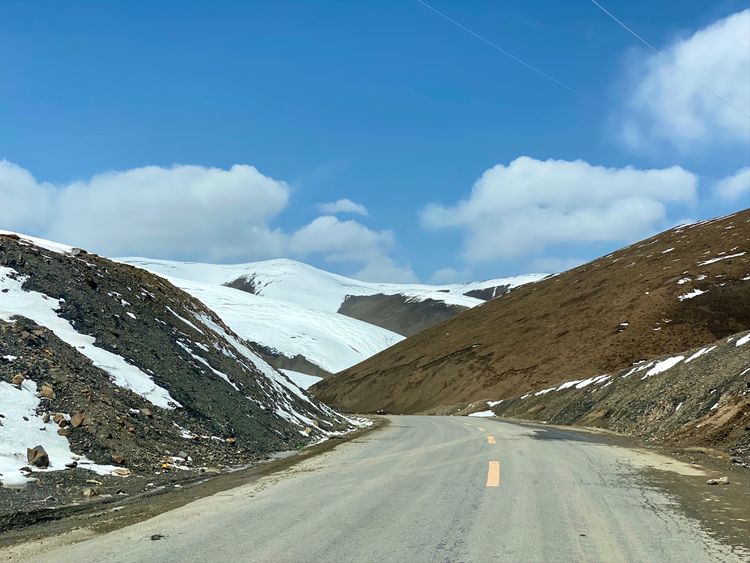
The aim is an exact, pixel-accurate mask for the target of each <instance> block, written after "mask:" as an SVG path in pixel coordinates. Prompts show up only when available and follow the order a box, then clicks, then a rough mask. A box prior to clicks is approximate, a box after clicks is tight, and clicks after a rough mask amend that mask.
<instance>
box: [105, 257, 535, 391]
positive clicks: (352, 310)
mask: <svg viewBox="0 0 750 563" xmlns="http://www.w3.org/2000/svg"><path fill="white" fill-rule="evenodd" d="M119 260H120V261H122V262H125V263H128V264H132V265H135V266H138V267H141V268H144V269H146V270H148V271H151V272H153V273H156V274H158V275H161V276H163V277H165V278H166V279H168V280H169V281H170V282H171V283H173V284H174V285H176V286H178V287H180V288H181V289H184V290H185V291H187V292H188V293H190V294H191V295H193V296H194V297H197V298H198V299H200V300H201V301H202V302H203V303H205V304H206V305H208V306H209V307H210V308H211V309H212V310H214V311H215V312H216V313H217V314H218V315H219V316H220V317H221V318H222V319H223V320H224V322H226V323H227V325H229V326H230V327H232V329H233V330H234V331H235V332H237V334H239V335H240V336H242V337H243V338H246V339H247V340H250V341H252V342H255V343H256V344H257V345H258V350H259V352H260V353H262V354H263V355H264V358H265V359H266V360H267V361H268V362H269V363H270V364H271V365H273V366H274V367H276V368H278V369H286V370H295V371H297V372H300V373H302V374H308V375H311V376H317V377H325V376H327V375H329V374H331V373H335V372H338V371H341V370H344V369H346V368H348V367H351V366H353V365H354V364H357V363H359V362H361V361H363V360H365V359H367V358H369V357H370V356H372V355H373V354H376V353H377V352H380V351H381V350H384V349H386V348H388V347H389V346H392V345H393V344H396V343H397V342H399V341H401V340H403V337H404V336H408V335H411V334H415V333H417V332H419V331H421V330H424V329H425V328H428V327H430V326H432V325H434V324H437V323H440V322H442V321H444V320H447V319H449V318H452V317H454V316H455V315H456V314H457V313H459V312H460V311H463V310H466V309H467V308H470V307H475V306H477V305H480V304H482V303H484V301H485V300H486V299H491V298H493V297H496V296H499V295H502V294H504V293H507V292H508V291H510V290H511V289H513V288H515V287H518V286H521V285H523V284H526V283H531V282H534V281H537V280H539V279H541V278H543V277H544V275H543V274H529V275H525V276H517V277H513V278H501V279H495V280H489V281H485V282H476V283H469V284H454V285H439V286H434V285H420V284H387V283H368V282H362V281H359V280H355V279H351V278H347V277H344V276H339V275H337V274H332V273H330V272H325V271H323V270H319V269H317V268H313V267H312V266H308V265H307V264H302V263H300V262H295V261H293V260H268V261H265V262H255V263H249V264H237V265H219V264H200V263H190V262H173V261H168V260H152V259H147V258H121V259H119Z"/></svg>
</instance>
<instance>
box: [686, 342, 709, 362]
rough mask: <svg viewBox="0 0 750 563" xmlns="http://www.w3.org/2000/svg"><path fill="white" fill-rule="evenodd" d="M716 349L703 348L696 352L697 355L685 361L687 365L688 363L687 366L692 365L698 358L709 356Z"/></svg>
mask: <svg viewBox="0 0 750 563" xmlns="http://www.w3.org/2000/svg"><path fill="white" fill-rule="evenodd" d="M714 348H716V346H711V347H709V348H701V349H700V350H698V351H697V352H696V353H695V354H693V355H692V356H690V357H689V358H688V359H687V360H685V363H686V364H689V363H690V362H692V361H693V360H694V359H696V358H700V357H701V356H702V355H703V354H708V353H709V352H710V351H711V350H713V349H714Z"/></svg>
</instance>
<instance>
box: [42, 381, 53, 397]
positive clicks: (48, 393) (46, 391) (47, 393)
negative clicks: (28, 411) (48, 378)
mask: <svg viewBox="0 0 750 563" xmlns="http://www.w3.org/2000/svg"><path fill="white" fill-rule="evenodd" d="M39 393H40V394H41V396H42V397H44V398H46V399H54V398H55V391H54V389H52V387H50V386H49V385H47V384H46V383H45V384H44V385H42V388H41V389H39Z"/></svg>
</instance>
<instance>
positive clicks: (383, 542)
mask: <svg viewBox="0 0 750 563" xmlns="http://www.w3.org/2000/svg"><path fill="white" fill-rule="evenodd" d="M581 436H582V435H581V434H578V433H573V432H566V431H560V430H553V429H545V430H539V429H534V428H533V427H525V426H520V425H515V424H510V423H505V422H500V421H497V420H492V419H482V418H465V417H422V416H400V417H391V424H390V425H389V426H387V427H386V428H384V429H382V430H378V431H375V432H372V433H370V434H368V435H365V436H364V437H362V438H359V439H357V440H355V441H353V442H349V443H345V444H342V445H341V446H339V447H338V448H336V449H335V450H332V451H329V452H327V453H324V454H322V455H319V456H316V457H313V458H310V459H308V460H306V461H304V462H302V463H300V464H297V465H295V466H294V467H292V468H290V469H288V470H286V471H284V472H281V473H278V474H274V475H272V476H269V477H265V478H263V479H261V480H260V481H259V482H257V483H254V484H252V485H246V486H242V487H238V488H236V489H232V490H229V491H225V492H222V493H219V494H216V495H214V496H211V497H206V498H203V499H200V500H198V501H195V502H193V503H191V504H188V505H185V506H184V507H182V508H179V509H176V510H173V511H171V512H166V513H163V514H161V515H159V516H157V517H155V518H153V519H151V520H146V521H143V522H140V523H137V524H134V525H131V526H128V527H125V528H122V529H120V530H116V531H114V532H110V533H108V534H105V535H101V536H95V537H93V538H92V539H89V540H86V541H82V542H79V543H74V544H67V545H65V544H62V545H61V544H60V543H59V542H58V543H56V542H52V543H50V542H46V543H43V544H40V545H37V546H36V547H35V548H34V549H33V550H32V552H31V553H33V556H31V555H30V556H29V557H30V559H33V560H34V561H54V562H56V563H57V562H61V561H79V562H80V561H99V562H104V561H127V562H132V561H164V562H166V561H180V562H184V561H201V562H207V561H367V562H375V561H399V562H407V561H408V562H418V561H467V562H469V561H689V562H691V563H696V562H700V561H722V560H726V561H737V560H742V558H741V557H740V556H739V555H737V554H735V553H733V552H732V551H730V549H729V548H728V547H727V546H724V545H722V544H719V543H718V542H717V541H715V540H713V539H711V538H710V537H708V536H707V535H706V534H705V533H704V532H703V531H702V530H701V529H700V528H699V527H698V525H697V524H696V523H695V522H694V521H692V520H689V519H688V518H687V517H686V516H684V515H682V514H681V513H680V512H679V509H678V508H676V507H675V506H674V505H673V503H671V502H670V501H669V499H668V498H667V497H666V496H665V495H664V494H663V493H661V492H659V491H658V490H655V489H652V488H644V487H643V486H642V479H641V474H640V473H639V469H638V468H637V467H636V465H634V462H633V457H632V456H633V455H634V454H632V453H631V452H630V451H629V450H626V449H624V448H617V447H612V446H608V445H604V444H601V443H597V442H595V441H593V440H592V439H586V438H585V437H584V438H582V437H581ZM152 536H154V538H158V537H160V539H152Z"/></svg>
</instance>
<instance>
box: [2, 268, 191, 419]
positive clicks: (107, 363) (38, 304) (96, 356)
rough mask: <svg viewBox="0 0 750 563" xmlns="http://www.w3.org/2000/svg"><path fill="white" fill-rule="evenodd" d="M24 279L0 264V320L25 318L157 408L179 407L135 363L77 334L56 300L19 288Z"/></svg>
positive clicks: (115, 382)
mask: <svg viewBox="0 0 750 563" xmlns="http://www.w3.org/2000/svg"><path fill="white" fill-rule="evenodd" d="M11 275H14V276H16V279H13V278H11V277H10V276H11ZM25 279H26V278H25V277H23V276H18V275H17V272H16V271H15V270H12V269H10V268H6V267H3V266H0V287H2V288H3V289H7V290H8V292H6V293H4V294H2V295H3V297H2V299H0V319H3V320H5V321H10V320H11V317H13V316H14V315H19V316H22V317H27V318H29V319H31V320H33V321H34V322H36V323H37V324H39V325H42V326H44V327H47V328H48V329H50V330H51V331H52V332H54V333H55V335H56V336H57V337H58V338H60V339H61V340H62V341H63V342H65V343H67V344H70V345H71V346H73V347H74V348H76V350H78V352H79V353H81V354H83V355H84V356H86V357H87V358H89V359H90V360H91V361H92V362H93V363H94V365H95V366H96V367H98V368H100V369H103V370H104V371H106V372H107V373H108V374H109V375H110V378H111V379H112V382H113V383H114V384H115V385H118V386H120V387H124V388H125V389H130V390H131V391H133V392H134V393H137V394H138V395H140V396H141V397H143V398H145V399H147V400H148V401H150V402H151V403H152V404H154V405H156V406H159V407H163V408H167V409H169V408H174V407H175V406H182V405H180V404H179V403H178V402H177V401H175V400H174V399H173V398H172V397H171V396H170V395H169V391H167V390H166V389H164V388H163V387H159V386H158V385H157V384H156V383H154V381H153V380H152V379H151V378H150V377H149V376H148V375H146V374H145V373H143V372H142V371H141V370H140V369H138V368H137V367H136V366H134V365H131V364H129V363H127V362H126V361H125V359H124V358H123V357H121V356H118V355H116V354H113V353H112V352H108V351H107V350H104V349H103V348H98V347H97V346H95V345H94V342H95V341H96V339H95V338H94V337H92V336H88V335H85V334H80V333H78V332H77V331H76V330H75V329H74V328H73V326H72V325H71V324H70V323H69V322H68V321H67V320H65V319H63V318H62V317H59V316H57V314H56V312H55V311H56V310H57V309H58V306H59V302H58V300H57V299H53V298H51V297H49V296H47V295H44V294H43V293H38V292H36V291H24V290H23V289H21V286H22V285H23V282H24V281H25Z"/></svg>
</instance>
